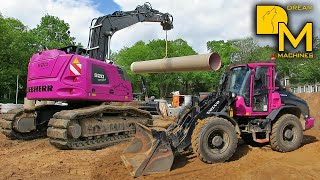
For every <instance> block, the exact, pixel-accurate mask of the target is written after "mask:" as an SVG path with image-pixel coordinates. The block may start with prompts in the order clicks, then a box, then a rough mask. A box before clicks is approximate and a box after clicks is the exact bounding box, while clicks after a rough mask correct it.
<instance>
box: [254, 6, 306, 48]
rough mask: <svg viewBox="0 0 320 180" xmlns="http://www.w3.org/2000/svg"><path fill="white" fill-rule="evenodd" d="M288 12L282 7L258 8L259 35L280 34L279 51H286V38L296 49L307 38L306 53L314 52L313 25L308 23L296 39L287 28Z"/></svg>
mask: <svg viewBox="0 0 320 180" xmlns="http://www.w3.org/2000/svg"><path fill="white" fill-rule="evenodd" d="M287 24H288V15H287V12H286V11H285V10H284V9H283V8H282V7H280V6H265V5H258V6H257V34H269V35H270V34H271V35H273V34H278V35H279V51H284V44H285V43H284V39H285V36H286V37H287V38H288V40H289V42H290V43H291V44H292V46H293V47H294V48H297V46H298V45H299V43H300V42H301V41H302V39H303V37H304V36H306V51H312V23H311V22H309V23H306V24H305V26H304V27H303V28H302V30H301V31H300V33H299V34H298V36H297V37H296V38H295V37H294V36H293V35H292V33H291V31H290V30H289V29H288V27H287Z"/></svg>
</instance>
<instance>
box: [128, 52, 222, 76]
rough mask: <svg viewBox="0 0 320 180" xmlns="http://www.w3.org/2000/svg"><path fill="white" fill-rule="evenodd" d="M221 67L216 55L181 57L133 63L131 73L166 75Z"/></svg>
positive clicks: (219, 59)
mask: <svg viewBox="0 0 320 180" xmlns="http://www.w3.org/2000/svg"><path fill="white" fill-rule="evenodd" d="M220 66H221V58H220V56H219V54H217V53H209V54H202V55H193V56H182V57H175V58H165V59H156V60H147V61H140V62H134V63H132V64H131V71H132V72H134V73H136V74H140V73H168V72H192V71H212V70H214V71H217V70H219V69H220Z"/></svg>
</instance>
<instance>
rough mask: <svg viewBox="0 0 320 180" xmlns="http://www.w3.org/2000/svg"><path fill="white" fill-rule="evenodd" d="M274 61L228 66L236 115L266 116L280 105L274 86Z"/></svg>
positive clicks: (230, 88)
mask: <svg viewBox="0 0 320 180" xmlns="http://www.w3.org/2000/svg"><path fill="white" fill-rule="evenodd" d="M274 67H275V64H274V63H250V64H246V65H239V66H234V67H231V68H230V72H229V75H228V76H229V77H228V84H229V86H228V87H229V91H230V92H232V93H235V94H236V95H237V101H236V103H235V106H236V107H235V115H236V116H267V115H268V114H269V113H270V112H271V111H272V110H273V109H275V108H278V107H279V106H280V105H281V100H280V96H279V93H274V91H275V90H276V87H275V68H274Z"/></svg>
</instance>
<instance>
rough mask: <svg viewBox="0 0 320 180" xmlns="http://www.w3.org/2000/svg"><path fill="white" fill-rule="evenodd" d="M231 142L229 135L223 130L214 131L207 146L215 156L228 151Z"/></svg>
mask: <svg viewBox="0 0 320 180" xmlns="http://www.w3.org/2000/svg"><path fill="white" fill-rule="evenodd" d="M229 142H230V137H229V135H228V134H227V133H226V132H225V131H223V130H221V129H214V130H213V131H212V132H211V133H210V134H209V136H208V139H207V145H208V147H209V149H210V151H211V152H212V153H214V154H221V153H224V152H225V151H226V150H227V149H228V146H229V144H230V143H229Z"/></svg>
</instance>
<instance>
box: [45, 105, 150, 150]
mask: <svg viewBox="0 0 320 180" xmlns="http://www.w3.org/2000/svg"><path fill="white" fill-rule="evenodd" d="M151 119H152V116H151V114H150V113H149V112H147V111H143V110H140V109H137V108H135V107H132V106H111V105H100V106H94V107H87V108H81V109H73V110H63V111H60V112H57V113H55V114H54V115H53V118H51V119H50V121H49V124H48V126H49V127H48V130H47V135H48V137H49V142H50V143H51V144H52V145H53V146H55V147H57V148H59V149H78V150H80V149H90V150H96V149H101V148H104V147H107V146H111V145H114V144H117V143H120V142H123V141H127V140H130V139H131V138H132V137H133V136H134V135H135V123H137V122H139V123H142V124H144V125H151V124H152V121H151Z"/></svg>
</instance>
